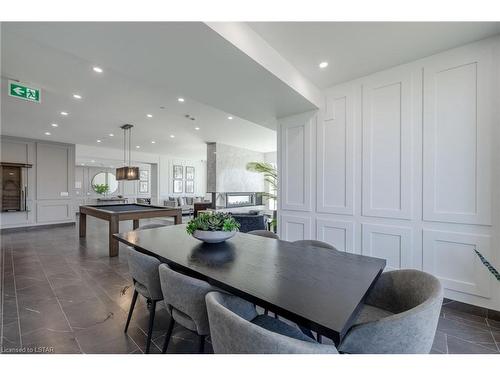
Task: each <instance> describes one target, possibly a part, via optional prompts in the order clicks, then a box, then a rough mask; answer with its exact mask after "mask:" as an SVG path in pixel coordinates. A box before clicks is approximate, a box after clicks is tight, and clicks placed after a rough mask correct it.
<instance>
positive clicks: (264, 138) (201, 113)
mask: <svg viewBox="0 0 500 375" xmlns="http://www.w3.org/2000/svg"><path fill="white" fill-rule="evenodd" d="M94 65H98V66H100V67H102V68H103V69H104V73H102V74H97V73H95V72H93V71H92V66H94ZM7 78H12V79H18V80H20V81H22V82H26V83H29V84H32V85H34V86H37V87H41V88H42V90H43V98H42V104H35V103H29V102H25V101H21V100H17V99H14V98H12V97H9V96H8V95H7V90H6V85H7ZM73 93H78V94H81V95H82V96H83V99H82V100H75V99H73V98H72V94H73ZM179 96H182V97H184V98H185V99H186V100H185V102H184V103H179V102H178V101H177V97H179ZM161 106H164V107H165V109H160V107H161ZM313 107H314V106H313V105H312V104H311V103H310V102H308V101H307V100H305V99H304V98H303V97H302V96H301V95H300V94H298V93H297V92H295V91H294V90H292V89H291V88H290V87H289V86H287V85H286V84H284V83H283V82H282V81H280V80H279V79H278V78H276V77H275V76H273V75H272V74H271V73H269V72H268V71H266V70H265V69H263V68H262V67H261V66H260V65H259V64H257V63H256V62H255V61H253V60H252V59H250V58H249V57H248V56H247V55H245V54H244V53H242V52H241V51H239V50H238V49H237V48H236V47H235V46H234V45H232V44H231V43H229V42H227V41H226V40H225V39H223V38H222V37H220V36H219V35H218V34H217V33H215V32H214V31H212V30H211V29H210V28H208V27H207V26H206V25H204V24H202V23H165V22H163V23H3V24H2V129H1V130H2V134H6V135H15V136H21V137H30V138H44V137H46V138H48V139H51V140H55V141H61V142H71V143H79V144H85V145H99V146H101V147H112V148H121V147H122V135H121V131H120V129H119V126H120V125H122V124H124V123H132V124H134V126H135V127H134V129H133V139H134V141H133V145H134V146H135V145H139V146H140V147H141V148H140V150H139V151H145V152H150V153H161V154H169V155H175V156H176V157H186V158H187V157H189V158H194V159H201V158H205V157H206V149H205V142H212V141H217V142H221V143H226V144H230V145H234V146H238V147H244V148H248V149H251V150H255V151H261V152H268V151H275V150H276V132H275V131H273V130H270V129H269V128H266V127H264V126H268V127H270V128H273V127H274V126H275V119H276V117H277V116H283V115H287V114H291V113H295V112H297V111H298V112H300V111H303V110H309V109H312V108H313ZM218 108H220V109H218ZM61 111H67V112H69V113H70V115H69V116H67V117H62V116H60V115H59V113H60V112H61ZM147 113H150V114H153V118H147V117H146V114H147ZM185 114H190V115H191V116H193V117H195V118H196V120H195V121H192V120H189V119H186V118H185V117H184V116H185ZM228 115H231V116H233V118H234V119H233V120H228V119H227V117H228ZM249 120H250V121H249ZM51 123H57V124H59V127H58V128H52V127H51V125H50V124H51ZM257 123H258V124H259V125H257ZM260 125H264V126H260ZM195 127H200V130H199V131H197V130H195V129H194V128H195ZM46 131H49V132H51V133H52V135H51V136H45V135H44V132H46ZM109 133H113V134H115V136H114V137H109V136H108V134H109ZM170 135H175V138H173V139H172V138H170ZM97 139H101V140H102V142H101V143H100V144H97V143H96V140H97ZM152 140H154V141H155V142H156V143H155V144H152V143H151V141H152ZM134 150H135V149H134Z"/></svg>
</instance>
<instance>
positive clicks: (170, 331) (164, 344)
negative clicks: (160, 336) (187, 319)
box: [161, 318, 175, 354]
mask: <svg viewBox="0 0 500 375" xmlns="http://www.w3.org/2000/svg"><path fill="white" fill-rule="evenodd" d="M174 325H175V320H174V318H170V324H169V326H168V330H167V334H166V335H165V342H164V343H163V349H162V350H161V352H162V353H163V354H165V353H166V352H167V348H168V343H169V342H170V336H172V331H173V330H174Z"/></svg>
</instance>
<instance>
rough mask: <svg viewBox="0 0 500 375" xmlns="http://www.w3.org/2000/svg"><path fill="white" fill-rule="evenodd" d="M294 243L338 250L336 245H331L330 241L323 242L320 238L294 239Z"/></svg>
mask: <svg viewBox="0 0 500 375" xmlns="http://www.w3.org/2000/svg"><path fill="white" fill-rule="evenodd" d="M292 243H293V244H294V245H297V246H302V247H312V246H314V247H322V248H325V249H330V250H337V249H336V248H335V247H334V246H332V245H330V244H329V243H326V242H323V241H318V240H299V241H294V242H292Z"/></svg>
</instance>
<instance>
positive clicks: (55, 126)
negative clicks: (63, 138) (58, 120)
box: [50, 124, 59, 128]
mask: <svg viewBox="0 0 500 375" xmlns="http://www.w3.org/2000/svg"><path fill="white" fill-rule="evenodd" d="M50 125H52V127H53V128H57V127H58V126H59V125H57V124H50Z"/></svg>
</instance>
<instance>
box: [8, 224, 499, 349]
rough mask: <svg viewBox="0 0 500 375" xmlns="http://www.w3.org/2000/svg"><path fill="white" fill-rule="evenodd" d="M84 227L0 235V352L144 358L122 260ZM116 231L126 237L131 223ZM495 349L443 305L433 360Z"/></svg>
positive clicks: (494, 328)
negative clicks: (82, 231)
mask: <svg viewBox="0 0 500 375" xmlns="http://www.w3.org/2000/svg"><path fill="white" fill-rule="evenodd" d="M87 221H88V223H87V225H88V230H87V238H86V239H83V240H80V239H79V238H78V234H77V228H76V227H75V226H66V227H56V228H51V229H37V230H33V229H32V230H27V231H18V232H11V233H3V234H1V254H0V270H1V273H0V284H1V301H0V302H1V303H0V323H1V324H0V352H3V353H16V352H20V353H28V352H29V353H37V352H38V353H143V351H144V348H145V342H146V334H145V332H146V329H147V324H148V312H147V310H146V306H145V303H144V301H143V300H141V301H140V302H139V301H138V304H137V306H136V310H135V313H134V317H133V318H132V322H131V325H130V328H129V331H128V333H127V334H125V333H123V327H124V325H125V320H126V315H127V312H128V308H129V305H130V299H131V295H132V281H131V279H130V277H129V275H128V266H127V259H126V256H124V252H122V255H121V256H119V257H115V258H109V257H108V256H107V225H105V223H104V222H102V221H99V220H97V219H94V218H92V217H88V219H87ZM145 222H146V221H145ZM120 229H121V231H126V230H131V229H132V228H131V224H130V223H122V224H121V227H120ZM122 246H123V245H120V247H121V248H122ZM155 321H156V323H155V329H154V335H153V338H154V340H153V343H154V345H153V346H152V352H153V353H158V352H159V351H160V348H161V346H162V343H163V339H164V336H165V332H166V329H167V327H168V323H169V316H168V314H167V313H166V311H165V310H163V309H162V308H161V307H159V308H158V311H157V315H156V320H155ZM207 341H208V342H207V345H206V346H205V349H206V352H208V353H210V352H212V348H211V346H210V342H209V340H207ZM499 347H500V321H496V320H491V319H488V318H487V317H482V316H478V315H473V314H470V313H468V312H466V311H460V310H459V309H457V308H456V307H455V306H454V303H453V302H449V301H448V302H445V304H444V305H443V309H442V313H441V317H440V321H439V326H438V332H437V334H436V338H435V341H434V346H433V349H432V353H499V352H500V349H499ZM197 348H198V341H197V337H196V335H195V334H193V333H191V332H189V331H187V330H185V329H182V328H181V327H179V326H176V328H175V329H174V334H173V338H172V341H171V344H170V346H169V352H172V353H196V352H197Z"/></svg>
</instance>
